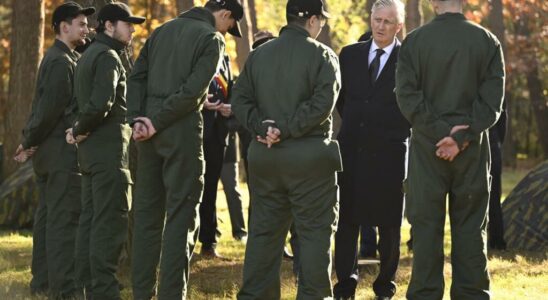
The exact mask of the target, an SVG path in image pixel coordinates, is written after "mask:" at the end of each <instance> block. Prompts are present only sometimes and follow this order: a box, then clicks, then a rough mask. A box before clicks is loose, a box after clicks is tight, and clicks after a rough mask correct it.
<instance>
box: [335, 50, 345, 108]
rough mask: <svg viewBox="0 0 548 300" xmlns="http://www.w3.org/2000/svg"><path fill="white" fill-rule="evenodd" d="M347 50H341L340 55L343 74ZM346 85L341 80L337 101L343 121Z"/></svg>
mask: <svg viewBox="0 0 548 300" xmlns="http://www.w3.org/2000/svg"><path fill="white" fill-rule="evenodd" d="M345 49H346V48H343V49H342V50H341V53H340V54H339V63H340V67H341V74H342V73H343V69H344V62H345V54H346V52H345ZM341 76H342V75H341ZM344 85H345V84H344V82H342V79H341V90H340V92H339V97H338V99H337V104H336V108H337V111H338V112H339V115H340V116H341V119H342V118H343V111H344V102H345V98H344V93H345V87H344Z"/></svg>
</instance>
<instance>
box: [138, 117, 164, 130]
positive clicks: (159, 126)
mask: <svg viewBox="0 0 548 300" xmlns="http://www.w3.org/2000/svg"><path fill="white" fill-rule="evenodd" d="M134 123H135V122H134ZM150 123H152V126H154V129H156V133H158V132H160V131H161V130H163V129H164V128H165V126H164V125H163V124H162V122H160V121H159V120H158V118H156V116H154V117H151V118H150Z"/></svg>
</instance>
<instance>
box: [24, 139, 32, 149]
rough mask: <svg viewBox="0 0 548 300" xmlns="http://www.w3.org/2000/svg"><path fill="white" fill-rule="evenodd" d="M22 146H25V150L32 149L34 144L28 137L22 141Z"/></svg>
mask: <svg viewBox="0 0 548 300" xmlns="http://www.w3.org/2000/svg"><path fill="white" fill-rule="evenodd" d="M21 146H23V149H25V150H27V149H30V148H31V147H32V145H31V144H30V143H29V142H28V141H27V140H26V139H25V140H24V141H23V142H22V143H21Z"/></svg>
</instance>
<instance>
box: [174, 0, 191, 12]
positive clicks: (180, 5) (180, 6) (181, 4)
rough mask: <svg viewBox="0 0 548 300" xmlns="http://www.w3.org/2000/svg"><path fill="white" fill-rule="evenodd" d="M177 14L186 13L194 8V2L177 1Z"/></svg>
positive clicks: (186, 0)
mask: <svg viewBox="0 0 548 300" xmlns="http://www.w3.org/2000/svg"><path fill="white" fill-rule="evenodd" d="M176 4H177V5H176V6H177V14H180V13H182V12H183V11H187V10H189V9H191V8H192V7H193V6H194V0H177V3H176Z"/></svg>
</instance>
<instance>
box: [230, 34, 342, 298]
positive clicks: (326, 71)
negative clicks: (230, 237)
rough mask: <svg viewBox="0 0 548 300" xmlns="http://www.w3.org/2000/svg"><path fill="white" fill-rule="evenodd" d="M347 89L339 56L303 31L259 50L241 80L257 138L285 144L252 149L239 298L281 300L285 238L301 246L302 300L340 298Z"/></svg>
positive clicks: (236, 94) (240, 98) (238, 94)
mask: <svg viewBox="0 0 548 300" xmlns="http://www.w3.org/2000/svg"><path fill="white" fill-rule="evenodd" d="M339 90H340V72H339V63H338V59H337V56H336V55H335V54H334V53H333V51H332V50H331V49H329V48H328V47H327V46H325V45H323V44H321V43H320V42H317V41H315V40H314V39H312V38H311V37H310V36H309V34H308V32H307V31H306V30H305V29H304V28H302V27H299V26H297V25H288V26H286V27H284V28H283V29H282V30H281V32H280V37H279V38H277V39H274V40H272V41H270V42H267V43H265V44H264V45H262V46H260V47H258V48H257V49H256V50H255V51H253V52H252V53H251V54H250V56H249V58H248V60H247V62H246V65H245V68H244V70H243V72H242V73H241V75H240V77H239V79H238V80H237V81H236V84H235V87H234V90H233V96H232V97H233V98H232V101H233V102H232V103H233V104H232V109H233V111H234V113H235V115H236V118H237V119H238V120H239V121H240V123H241V124H242V125H243V126H245V127H246V128H247V129H248V130H249V131H250V132H251V134H252V135H253V136H257V135H260V136H263V137H264V136H265V133H266V131H267V127H268V125H269V124H271V123H265V122H263V121H265V120H272V121H274V122H275V124H274V126H275V127H277V128H279V129H280V131H281V142H279V143H277V144H275V145H273V146H272V148H267V146H266V145H264V144H262V143H259V142H257V141H253V142H252V143H251V145H250V148H249V154H248V160H249V186H250V192H251V204H250V205H251V206H252V207H253V208H252V209H251V215H250V223H249V238H248V241H247V248H246V253H245V262H244V275H243V286H242V288H241V290H240V292H239V294H238V299H261V300H265V299H279V298H280V264H281V259H282V253H283V247H284V243H285V237H286V236H287V231H288V229H289V226H290V224H291V222H292V221H293V222H294V224H295V228H296V232H297V235H298V237H299V244H300V246H301V262H300V272H299V288H298V292H297V298H298V299H324V298H328V297H333V292H332V288H331V250H330V249H331V238H332V236H333V233H334V232H335V229H336V223H337V219H338V186H337V183H336V171H340V170H341V159H340V152H339V147H338V144H337V143H336V142H335V141H333V140H331V134H332V132H331V128H332V117H331V113H332V111H333V108H334V105H335V102H336V99H337V96H338V93H339Z"/></svg>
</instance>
